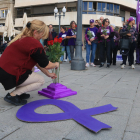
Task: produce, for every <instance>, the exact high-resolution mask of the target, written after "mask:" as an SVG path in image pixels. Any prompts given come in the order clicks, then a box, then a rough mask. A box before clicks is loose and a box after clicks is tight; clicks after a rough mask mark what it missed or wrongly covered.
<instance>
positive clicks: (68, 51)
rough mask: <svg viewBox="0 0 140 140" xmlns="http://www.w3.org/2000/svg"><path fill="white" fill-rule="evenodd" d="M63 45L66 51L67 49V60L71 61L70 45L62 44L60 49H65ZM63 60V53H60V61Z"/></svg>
mask: <svg viewBox="0 0 140 140" xmlns="http://www.w3.org/2000/svg"><path fill="white" fill-rule="evenodd" d="M65 47H66V51H67V54H68V58H69V61H71V56H70V47H69V46H62V51H65ZM63 60H64V55H62V56H61V58H60V61H63Z"/></svg>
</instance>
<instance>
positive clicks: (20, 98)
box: [4, 93, 30, 106]
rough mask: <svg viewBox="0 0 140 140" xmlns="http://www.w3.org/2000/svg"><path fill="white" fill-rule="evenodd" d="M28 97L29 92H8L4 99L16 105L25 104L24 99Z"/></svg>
mask: <svg viewBox="0 0 140 140" xmlns="http://www.w3.org/2000/svg"><path fill="white" fill-rule="evenodd" d="M29 97H30V95H29V94H25V93H24V94H22V95H16V96H11V95H10V94H9V93H8V94H7V95H6V96H5V97H4V100H5V101H6V102H8V103H11V104H14V105H16V106H20V105H25V104H26V103H27V101H26V100H24V99H28V98H29Z"/></svg>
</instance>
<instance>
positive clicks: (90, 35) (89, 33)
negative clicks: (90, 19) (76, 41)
mask: <svg viewBox="0 0 140 140" xmlns="http://www.w3.org/2000/svg"><path fill="white" fill-rule="evenodd" d="M87 35H88V36H89V39H91V38H92V37H93V34H92V33H91V31H90V29H89V28H88V32H87Z"/></svg>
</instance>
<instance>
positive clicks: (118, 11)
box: [117, 5, 120, 14]
mask: <svg viewBox="0 0 140 140" xmlns="http://www.w3.org/2000/svg"><path fill="white" fill-rule="evenodd" d="M119 13H120V6H119V5H117V14H119Z"/></svg>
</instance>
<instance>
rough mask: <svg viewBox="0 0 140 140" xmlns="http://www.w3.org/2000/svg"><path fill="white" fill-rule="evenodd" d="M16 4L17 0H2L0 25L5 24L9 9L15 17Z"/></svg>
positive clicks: (0, 2)
mask: <svg viewBox="0 0 140 140" xmlns="http://www.w3.org/2000/svg"><path fill="white" fill-rule="evenodd" d="M14 4H15V0H0V26H4V25H5V20H6V16H7V13H8V10H10V11H11V13H12V15H13V17H15V10H14Z"/></svg>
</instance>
